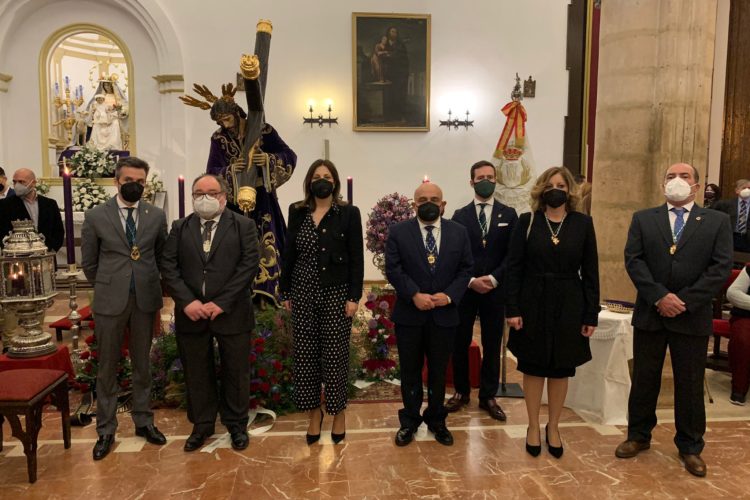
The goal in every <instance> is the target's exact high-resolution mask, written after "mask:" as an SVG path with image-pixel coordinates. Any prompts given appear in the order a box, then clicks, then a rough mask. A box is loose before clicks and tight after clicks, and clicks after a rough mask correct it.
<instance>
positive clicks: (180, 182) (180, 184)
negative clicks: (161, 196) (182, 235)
mask: <svg viewBox="0 0 750 500" xmlns="http://www.w3.org/2000/svg"><path fill="white" fill-rule="evenodd" d="M177 188H178V189H177V194H178V197H179V210H180V219H182V218H183V217H185V178H184V177H183V176H179V177H178V178H177Z"/></svg>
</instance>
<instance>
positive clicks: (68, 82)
mask: <svg viewBox="0 0 750 500" xmlns="http://www.w3.org/2000/svg"><path fill="white" fill-rule="evenodd" d="M65 90H70V79H69V78H68V77H67V76H66V77H65Z"/></svg>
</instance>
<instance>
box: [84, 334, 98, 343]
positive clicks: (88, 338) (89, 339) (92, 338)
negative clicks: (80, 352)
mask: <svg viewBox="0 0 750 500" xmlns="http://www.w3.org/2000/svg"><path fill="white" fill-rule="evenodd" d="M85 342H86V343H87V344H88V345H91V344H93V343H94V342H96V337H94V336H93V335H89V336H88V337H86V340H85Z"/></svg>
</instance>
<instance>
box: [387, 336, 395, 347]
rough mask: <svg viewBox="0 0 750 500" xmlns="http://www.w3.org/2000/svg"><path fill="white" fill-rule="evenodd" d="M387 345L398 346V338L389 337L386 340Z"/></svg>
mask: <svg viewBox="0 0 750 500" xmlns="http://www.w3.org/2000/svg"><path fill="white" fill-rule="evenodd" d="M385 343H386V344H388V345H396V336H395V335H388V338H387V339H385Z"/></svg>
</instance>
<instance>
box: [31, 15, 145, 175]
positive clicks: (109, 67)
mask: <svg viewBox="0 0 750 500" xmlns="http://www.w3.org/2000/svg"><path fill="white" fill-rule="evenodd" d="M71 75H73V76H71ZM65 77H68V78H69V80H68V81H67V82H66V81H65ZM134 81H135V73H134V67H133V58H132V56H131V54H130V51H129V50H128V47H127V45H126V44H125V43H124V42H123V41H122V39H120V38H119V37H118V36H117V35H116V34H115V33H113V32H112V31H110V30H108V29H106V28H104V27H102V26H98V25H95V24H73V25H69V26H65V27H63V28H60V29H58V30H57V31H55V32H54V33H52V34H51V35H50V36H49V37H48V38H47V39H46V40H45V42H44V43H43V45H42V48H41V51H40V54H39V99H40V110H41V127H42V130H41V138H42V165H43V177H45V178H51V179H50V180H51V181H53V182H52V183H53V184H56V182H54V180H55V178H57V177H59V173H58V172H57V170H56V169H55V164H56V162H57V159H58V157H59V156H60V154H61V153H62V152H63V151H65V150H66V149H67V148H68V147H69V146H71V145H74V143H75V142H86V141H87V140H88V135H89V134H90V130H91V129H90V120H87V119H86V118H87V116H86V115H85V113H90V112H91V105H92V100H93V97H94V94H95V93H104V94H106V95H107V104H108V105H113V106H114V107H115V108H118V118H117V119H118V122H119V123H120V126H121V134H122V138H123V143H124V144H123V149H126V150H128V151H129V152H130V154H135V151H136V143H135V141H136V134H135V127H136V114H135V110H136V107H135V101H136V96H135V93H134V87H135V86H134V85H133V84H132V82H134ZM77 89H80V93H79V92H78V90H77ZM87 122H89V123H88V124H87ZM87 125H88V126H87ZM81 129H83V132H82V137H81Z"/></svg>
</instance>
